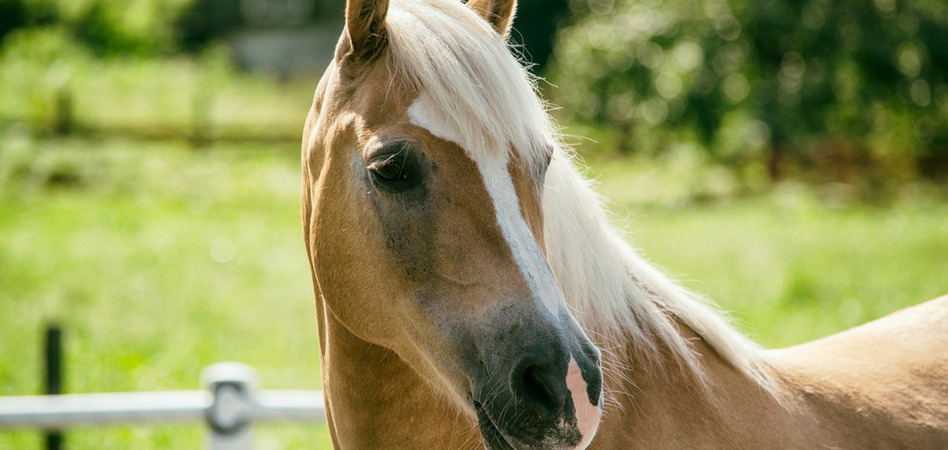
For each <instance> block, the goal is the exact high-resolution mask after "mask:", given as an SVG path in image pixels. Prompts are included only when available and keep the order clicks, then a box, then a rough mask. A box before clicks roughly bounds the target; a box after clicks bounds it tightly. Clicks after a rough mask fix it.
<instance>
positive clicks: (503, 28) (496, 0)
mask: <svg viewBox="0 0 948 450" xmlns="http://www.w3.org/2000/svg"><path fill="white" fill-rule="evenodd" d="M467 7H468V8H471V9H473V10H474V12H476V13H477V15H479V16H481V17H483V18H484V20H486V21H487V22H489V23H490V24H491V25H493V26H494V29H495V30H497V32H498V33H500V35H501V36H503V37H505V38H506V37H507V35H508V34H510V26H511V25H512V24H513V18H514V14H516V12H517V0H468V2H467Z"/></svg>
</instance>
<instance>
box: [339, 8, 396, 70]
mask: <svg viewBox="0 0 948 450" xmlns="http://www.w3.org/2000/svg"><path fill="white" fill-rule="evenodd" d="M387 15H388V0H347V1H346V33H348V37H349V49H348V52H347V54H346V57H347V58H352V59H353V60H356V61H363V60H368V59H370V58H371V57H372V56H374V55H375V54H377V53H378V52H379V51H380V50H381V49H382V48H383V47H384V46H385V43H386V42H387V39H388V36H387V35H388V32H387V31H386V29H385V16H387Z"/></svg>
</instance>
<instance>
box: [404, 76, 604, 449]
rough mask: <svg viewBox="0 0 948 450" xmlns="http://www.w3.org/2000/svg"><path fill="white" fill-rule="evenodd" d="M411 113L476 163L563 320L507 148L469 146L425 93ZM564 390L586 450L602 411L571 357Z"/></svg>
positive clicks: (520, 257) (547, 301) (541, 297)
mask: <svg viewBox="0 0 948 450" xmlns="http://www.w3.org/2000/svg"><path fill="white" fill-rule="evenodd" d="M408 115H409V117H410V118H411V122H412V123H413V124H414V125H416V126H419V127H422V128H425V129H427V130H428V131H430V132H431V134H433V135H435V136H437V137H439V138H441V139H445V140H448V141H451V142H454V143H456V144H458V145H459V146H461V148H463V149H464V151H465V152H466V153H467V155H468V157H470V158H471V160H473V161H474V163H475V164H476V165H477V169H478V170H479V171H480V173H481V178H482V179H483V180H484V185H485V187H486V188H487V193H488V194H489V195H490V198H491V201H492V202H493V204H494V209H495V211H496V212H497V224H498V225H499V226H500V229H501V232H502V233H503V235H504V239H505V240H506V241H507V245H509V246H510V250H511V253H513V257H514V260H515V261H516V262H517V266H518V267H519V268H520V273H521V274H522V275H523V278H524V280H526V282H527V285H529V287H530V292H531V293H532V294H533V298H534V300H535V301H537V302H538V303H540V304H542V305H543V307H544V308H546V310H547V311H549V312H550V314H552V316H553V317H552V319H553V320H557V321H558V320H560V314H559V311H560V307H561V305H563V304H564V303H563V299H562V294H560V291H559V289H557V288H556V283H555V281H554V279H553V273H552V272H551V271H550V268H549V266H548V265H547V263H546V260H545V259H544V258H543V254H542V253H541V252H540V248H539V246H538V245H537V242H536V239H535V238H534V236H533V233H531V232H530V228H529V227H528V226H527V222H526V220H524V218H523V214H522V213H521V211H520V202H519V201H518V199H517V190H516V188H515V187H514V184H513V179H512V178H511V176H510V171H509V170H508V167H507V165H508V163H509V162H510V156H509V155H508V152H507V150H506V149H483V150H493V151H481V152H477V153H475V152H472V151H471V149H470V148H469V146H467V145H465V143H464V142H462V140H463V138H462V137H461V136H463V135H462V134H461V132H460V131H459V130H458V129H457V127H455V126H454V124H452V123H451V122H450V121H448V120H445V118H446V115H445V114H440V111H439V109H438V108H437V105H435V104H434V102H433V101H432V100H431V98H430V97H429V96H427V95H425V94H421V96H419V97H418V99H417V100H415V102H414V103H412V105H411V107H410V108H408ZM567 320H572V319H567ZM566 387H567V389H569V391H570V394H571V396H572V400H573V407H574V408H575V409H576V424H577V427H578V428H579V432H580V434H581V435H582V440H581V441H580V443H579V445H578V446H577V447H576V448H580V449H582V448H586V446H588V445H589V442H590V441H592V438H593V436H595V434H596V430H597V429H598V427H599V419H600V416H601V414H602V411H601V409H600V408H599V407H598V406H596V405H595V404H593V403H592V400H591V399H590V398H589V394H588V391H587V383H586V380H584V379H583V375H582V371H581V370H580V368H579V365H578V364H577V363H576V360H575V359H574V358H573V357H572V356H571V357H570V361H569V365H568V368H567V372H566ZM597 400H598V399H597Z"/></svg>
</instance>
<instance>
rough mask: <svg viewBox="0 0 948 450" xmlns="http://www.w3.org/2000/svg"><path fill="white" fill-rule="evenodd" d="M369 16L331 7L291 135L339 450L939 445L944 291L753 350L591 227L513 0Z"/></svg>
mask: <svg viewBox="0 0 948 450" xmlns="http://www.w3.org/2000/svg"><path fill="white" fill-rule="evenodd" d="M389 3H390V2H389V0H349V2H348V4H347V7H346V8H347V9H346V28H345V31H344V32H343V34H342V37H341V39H340V41H339V43H338V45H337V48H336V52H335V57H334V59H333V61H332V63H331V64H330V66H329V68H328V69H327V71H326V73H325V75H324V76H323V77H322V79H321V80H320V82H319V85H318V87H317V88H316V93H315V98H314V101H313V107H312V110H311V111H310V113H309V116H308V118H307V120H306V125H305V130H304V137H303V146H302V147H303V148H302V150H303V154H302V171H303V189H302V219H303V226H304V240H305V243H306V248H307V251H308V255H309V261H310V264H311V269H312V275H313V283H314V289H315V291H316V312H317V320H318V328H319V346H320V354H321V362H322V372H323V387H324V389H325V398H326V406H327V420H328V424H329V430H330V433H331V436H332V440H333V443H334V444H335V445H336V446H337V447H341V448H347V449H348V448H354V449H390V448H419V449H433V448H438V449H441V448H446V449H453V448H478V447H486V448H489V449H539V448H544V449H566V448H584V447H586V446H592V447H594V448H616V449H629V448H648V449H662V448H699V447H700V448H726V449H734V448H751V449H765V448H804V449H815V448H852V449H866V448H941V449H945V448H948V297H943V298H941V299H939V300H933V301H931V302H929V303H926V304H923V305H921V306H916V307H914V308H910V309H907V310H904V311H901V312H898V313H895V314H893V315H891V316H889V317H887V318H884V319H880V320H878V321H876V322H872V323H870V324H867V325H863V326H861V327H858V328H855V329H852V330H849V331H846V332H843V333H840V334H838V335H835V336H831V337H829V338H825V339H822V340H819V341H815V342H812V343H808V344H804V345H800V346H797V347H792V348H787V349H781V350H762V349H759V348H758V347H757V346H755V345H754V344H753V343H751V342H750V341H749V340H748V339H746V338H744V337H743V336H742V335H741V334H739V333H738V332H736V331H735V330H734V329H733V328H731V327H730V325H729V324H728V322H727V320H726V319H725V318H724V316H723V315H722V314H721V313H719V312H717V311H716V310H715V308H713V307H712V306H711V305H710V304H708V303H707V302H705V301H704V300H703V299H702V298H701V297H699V296H697V295H695V294H693V293H690V292H689V291H687V290H685V289H683V288H682V287H680V286H678V285H677V284H675V283H674V282H672V281H671V280H670V279H669V278H668V277H667V276H665V275H663V273H662V272H661V271H659V270H657V269H656V268H654V267H653V266H651V265H649V264H648V263H647V262H646V261H645V260H644V259H642V258H641V257H639V256H638V255H637V254H636V253H635V251H634V250H633V249H632V248H631V247H630V246H629V245H627V244H626V243H625V242H623V240H622V239H621V238H620V237H619V234H618V233H617V232H616V231H614V230H613V229H612V228H611V227H610V225H609V221H608V218H607V215H606V213H605V212H604V209H603V207H602V206H601V203H602V202H601V201H600V200H599V198H598V197H597V194H596V193H595V192H594V190H593V189H592V188H591V187H590V184H589V182H587V181H586V180H585V179H584V178H583V177H582V176H581V175H580V173H579V171H578V170H577V168H576V166H575V163H574V162H573V160H572V159H571V156H570V152H569V151H568V149H567V147H566V146H564V145H563V144H562V143H561V139H560V137H559V134H558V132H557V129H556V127H555V125H554V124H553V123H552V121H551V119H550V118H549V116H548V114H547V112H546V107H545V104H544V103H543V102H542V101H541V100H540V99H539V97H538V96H537V94H536V89H535V81H534V80H533V79H532V78H531V77H530V76H529V75H528V74H527V72H526V71H525V70H524V69H523V67H522V66H521V65H520V64H519V62H518V60H517V59H516V58H515V57H514V56H512V54H511V53H510V51H509V48H508V47H507V35H508V32H509V29H510V25H511V20H512V17H513V15H514V9H515V0H470V1H469V2H467V4H466V5H465V4H462V3H461V2H460V1H459V0H391V5H389ZM600 349H601V350H600Z"/></svg>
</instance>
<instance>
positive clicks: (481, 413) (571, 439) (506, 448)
mask: <svg viewBox="0 0 948 450" xmlns="http://www.w3.org/2000/svg"><path fill="white" fill-rule="evenodd" d="M474 410H475V411H476V412H477V425H478V428H479V429H480V432H481V438H482V439H483V441H484V447H485V448H486V449H487V450H533V449H537V450H539V449H544V450H548V449H563V450H565V449H583V448H585V447H586V446H587V445H588V443H580V440H581V438H582V436H581V435H580V433H579V430H577V429H575V427H572V428H574V429H573V430H571V431H570V432H567V433H563V431H562V430H556V432H554V433H551V434H553V435H557V436H559V439H556V438H552V439H551V438H550V436H549V435H548V436H547V437H545V438H544V439H541V440H540V441H537V442H534V443H528V442H523V441H522V440H521V439H518V438H516V437H514V436H512V435H511V434H510V433H509V432H504V431H502V428H501V426H502V425H498V424H497V423H496V422H495V421H494V420H493V419H491V417H490V414H489V413H488V411H487V409H486V408H485V407H484V405H482V404H481V403H479V402H475V403H474ZM564 434H565V435H564Z"/></svg>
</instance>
